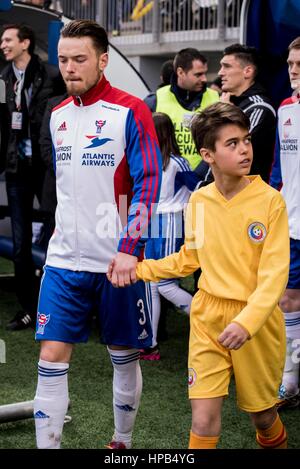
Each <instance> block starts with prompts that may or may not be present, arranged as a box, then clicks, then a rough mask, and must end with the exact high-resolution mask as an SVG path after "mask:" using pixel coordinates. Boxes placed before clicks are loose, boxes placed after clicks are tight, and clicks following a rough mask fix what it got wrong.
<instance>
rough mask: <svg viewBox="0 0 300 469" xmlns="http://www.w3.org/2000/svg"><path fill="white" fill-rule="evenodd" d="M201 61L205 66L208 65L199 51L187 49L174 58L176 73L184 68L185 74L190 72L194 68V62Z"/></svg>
mask: <svg viewBox="0 0 300 469" xmlns="http://www.w3.org/2000/svg"><path fill="white" fill-rule="evenodd" d="M194 60H199V61H200V62H202V63H203V65H205V64H206V63H207V59H206V57H204V55H202V54H201V52H199V51H198V50H197V49H193V48H192V47H188V48H187V49H182V50H180V51H179V52H178V53H177V54H176V55H175V58H174V70H175V72H176V71H177V69H178V68H179V67H181V68H182V70H184V71H185V72H188V71H189V70H191V69H192V68H193V61H194Z"/></svg>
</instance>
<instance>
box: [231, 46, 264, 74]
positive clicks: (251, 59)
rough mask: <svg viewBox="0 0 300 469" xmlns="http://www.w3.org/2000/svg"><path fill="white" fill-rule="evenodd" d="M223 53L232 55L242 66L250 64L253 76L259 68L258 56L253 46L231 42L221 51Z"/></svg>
mask: <svg viewBox="0 0 300 469" xmlns="http://www.w3.org/2000/svg"><path fill="white" fill-rule="evenodd" d="M224 55H233V56H234V57H235V58H236V60H238V61H239V62H240V64H241V66H242V67H246V66H247V65H252V66H253V68H254V73H255V76H256V75H257V73H258V70H259V64H260V57H259V53H258V51H257V49H256V48H255V47H249V46H244V45H242V44H232V45H231V46H228V47H226V48H225V49H224V51H223V56H224Z"/></svg>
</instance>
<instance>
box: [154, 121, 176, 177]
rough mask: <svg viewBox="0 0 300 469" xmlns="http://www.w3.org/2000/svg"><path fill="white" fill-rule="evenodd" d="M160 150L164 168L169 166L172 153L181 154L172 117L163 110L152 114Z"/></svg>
mask: <svg viewBox="0 0 300 469" xmlns="http://www.w3.org/2000/svg"><path fill="white" fill-rule="evenodd" d="M152 117H153V121H154V126H155V130H156V135H157V138H158V143H159V147H160V151H161V154H162V158H163V170H165V169H166V168H167V167H168V164H169V162H170V155H171V153H172V154H173V155H180V150H179V147H178V144H177V141H176V138H175V129H174V125H173V122H172V121H171V119H170V117H169V116H168V115H167V114H165V113H163V112H154V113H153V114H152Z"/></svg>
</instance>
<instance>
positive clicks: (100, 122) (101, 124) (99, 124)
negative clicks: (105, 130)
mask: <svg viewBox="0 0 300 469" xmlns="http://www.w3.org/2000/svg"><path fill="white" fill-rule="evenodd" d="M95 124H96V134H101V130H102V127H104V126H105V124H106V121H103V120H102V119H99V120H96V121H95Z"/></svg>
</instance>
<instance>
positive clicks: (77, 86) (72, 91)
mask: <svg viewBox="0 0 300 469" xmlns="http://www.w3.org/2000/svg"><path fill="white" fill-rule="evenodd" d="M101 78H102V72H101V71H100V70H98V69H97V74H96V75H95V78H94V79H93V80H91V81H90V80H87V82H86V84H85V85H84V83H83V82H82V81H74V82H72V81H67V82H66V88H67V93H68V95H69V96H81V95H83V94H85V93H86V92H87V91H89V90H90V89H91V88H93V87H94V86H96V85H97V83H99V81H100V79H101Z"/></svg>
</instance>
